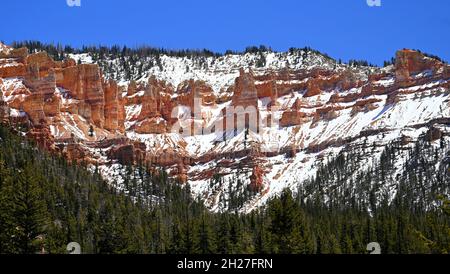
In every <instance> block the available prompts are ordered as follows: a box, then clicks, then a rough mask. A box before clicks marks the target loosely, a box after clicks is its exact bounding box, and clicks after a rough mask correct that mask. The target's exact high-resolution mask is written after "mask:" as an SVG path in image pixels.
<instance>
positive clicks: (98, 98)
mask: <svg viewBox="0 0 450 274" xmlns="http://www.w3.org/2000/svg"><path fill="white" fill-rule="evenodd" d="M3 47H5V46H3ZM2 52H3V53H2V55H0V90H1V98H2V100H1V102H0V103H2V104H1V105H2V111H1V112H0V114H1V113H3V117H4V118H3V119H6V120H8V121H9V122H11V123H13V124H24V123H25V124H27V125H28V128H31V130H29V131H28V133H27V134H28V135H29V136H30V137H32V138H35V139H37V140H38V141H39V142H41V144H42V145H43V146H45V147H47V148H49V149H50V150H52V151H55V152H58V153H62V154H63V155H65V156H66V157H67V158H69V159H70V160H73V161H86V162H88V163H90V164H91V165H92V166H97V167H98V170H99V171H100V172H101V173H102V174H103V175H104V177H105V178H106V179H108V180H109V181H110V182H111V184H112V185H114V186H115V187H117V188H119V189H126V188H124V180H125V179H124V176H125V175H124V174H126V173H127V172H126V169H127V166H129V165H144V166H146V167H147V168H149V169H157V168H164V169H166V170H167V171H168V172H169V174H170V175H171V176H174V177H178V178H179V179H180V182H181V183H184V184H189V185H190V187H191V189H192V190H193V193H194V194H195V195H197V196H199V197H201V198H202V199H204V201H205V204H206V205H207V206H208V207H209V208H210V209H211V210H213V211H221V210H226V209H230V200H233V199H234V198H233V197H234V196H236V195H239V196H242V197H244V198H243V199H240V200H242V202H241V203H240V204H239V205H238V206H237V207H238V208H237V209H238V210H240V211H243V212H248V211H250V210H252V209H254V208H256V207H258V206H260V205H263V204H264V203H265V202H266V201H267V199H269V198H270V197H272V196H273V195H277V194H278V193H280V192H281V191H282V190H283V189H284V188H286V187H289V188H291V189H292V190H293V191H294V192H296V191H297V190H298V189H301V187H302V186H303V185H304V184H306V183H307V182H310V181H311V180H312V178H313V177H315V176H316V174H317V172H318V171H319V169H320V167H321V166H323V165H324V164H326V163H327V162H328V161H330V159H332V158H333V157H334V156H337V155H342V153H347V152H348V151H353V150H355V151H356V150H358V151H363V152H364V153H363V155H362V156H361V160H360V165H359V166H358V167H355V168H354V170H353V171H352V172H353V173H354V176H353V177H352V178H353V179H355V180H357V175H358V173H361V172H366V171H368V170H370V169H371V168H374V167H375V166H376V165H377V164H379V161H380V159H381V158H380V157H381V156H382V155H383V150H384V148H385V147H386V146H388V145H389V144H391V143H393V142H396V143H397V142H400V144H401V146H403V147H404V149H405V150H407V149H408V147H411V146H413V144H414V143H415V142H417V140H418V139H420V138H423V136H429V138H428V139H429V140H430V142H431V143H434V144H436V145H437V144H438V143H439V144H444V146H446V144H448V143H449V141H450V138H449V137H450V125H449V122H450V105H449V104H450V91H449V87H450V82H449V81H450V73H449V66H448V65H447V64H445V63H443V62H441V61H439V60H436V59H433V58H430V57H427V56H425V55H423V54H421V53H420V52H417V51H411V50H402V51H399V52H398V53H397V55H396V62H395V64H394V65H391V66H387V67H385V68H376V67H366V66H349V65H346V64H338V63H337V62H336V61H334V60H332V59H330V58H329V57H326V56H325V55H322V54H320V53H318V52H316V51H312V50H293V51H289V52H286V53H274V52H270V51H263V52H254V53H246V54H229V55H224V56H195V57H192V56H187V57H183V56H173V55H164V54H163V55H155V56H147V57H142V58H137V57H133V56H122V57H114V55H106V56H103V57H102V58H99V57H98V56H97V55H96V54H94V53H83V54H72V55H69V56H70V57H71V59H67V60H65V61H63V62H55V61H53V60H51V58H49V57H48V56H47V55H46V54H45V53H37V54H32V55H28V54H27V53H24V52H23V51H20V50H13V49H10V48H7V47H5V49H4V50H2ZM131 60H132V62H131ZM77 64H78V65H77ZM98 65H99V66H98ZM99 67H100V68H101V70H100V69H99ZM240 108H241V111H244V112H245V113H244V114H242V112H239V109H240ZM232 111H235V112H232ZM236 111H237V112H236ZM246 117H247V118H246ZM252 118H254V119H252ZM252 122H254V123H252ZM447 150H448V149H447ZM444 151H445V150H444ZM447 156H448V155H447V154H446V153H440V154H439V153H438V155H437V156H436V157H437V159H436V161H437V162H439V161H441V160H443V159H445V157H447ZM406 158H407V155H406V154H402V153H398V158H397V159H396V161H397V162H398V164H394V166H397V167H398V170H397V171H395V170H392V176H391V177H389V179H388V180H387V181H386V184H385V185H384V187H383V191H384V192H386V193H391V194H392V193H395V191H396V185H397V183H396V176H395V175H396V173H398V172H400V171H401V168H402V164H401V163H403V161H405V159H406ZM437 170H440V169H439V167H436V171H437ZM232 198H233V199H232ZM234 207H236V205H234Z"/></svg>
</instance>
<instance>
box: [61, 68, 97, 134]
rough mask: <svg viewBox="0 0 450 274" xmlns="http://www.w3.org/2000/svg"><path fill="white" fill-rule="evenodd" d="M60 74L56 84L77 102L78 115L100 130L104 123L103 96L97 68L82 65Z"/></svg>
mask: <svg viewBox="0 0 450 274" xmlns="http://www.w3.org/2000/svg"><path fill="white" fill-rule="evenodd" d="M61 74H62V75H61V76H60V77H59V79H58V80H59V81H58V82H57V84H58V86H61V87H62V88H64V89H66V90H68V91H69V95H70V96H71V97H72V98H74V99H76V100H79V104H78V106H77V107H78V109H77V112H78V114H80V115H81V116H83V117H85V118H86V119H87V120H89V121H92V122H93V123H94V124H95V125H96V126H98V127H100V128H102V127H103V126H104V123H105V109H104V107H105V94H104V91H103V85H102V76H101V74H100V69H99V67H98V66H97V65H94V64H82V65H78V66H75V67H67V68H65V69H62V71H61Z"/></svg>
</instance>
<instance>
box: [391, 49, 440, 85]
mask: <svg viewBox="0 0 450 274" xmlns="http://www.w3.org/2000/svg"><path fill="white" fill-rule="evenodd" d="M395 60H396V61H395V76H396V81H397V84H398V86H400V87H405V86H408V85H411V84H413V82H414V77H415V76H417V75H418V74H419V73H422V72H427V73H429V74H431V75H433V74H435V73H436V72H437V71H438V70H439V69H440V68H442V67H443V64H442V63H441V62H439V61H438V60H435V59H433V58H429V57H425V56H424V55H423V54H421V53H420V52H418V51H414V50H408V49H405V50H401V51H398V52H397V54H396V59H395Z"/></svg>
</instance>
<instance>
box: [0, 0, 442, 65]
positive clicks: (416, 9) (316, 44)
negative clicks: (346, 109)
mask: <svg viewBox="0 0 450 274" xmlns="http://www.w3.org/2000/svg"><path fill="white" fill-rule="evenodd" d="M381 1H382V2H381V3H382V6H381V7H369V6H368V5H367V3H366V0H308V1H303V0H278V1H275V0H258V1H255V0H179V1H175V0H164V1H162V0H160V1H153V0H126V1H121V0H81V7H74V8H70V7H68V6H67V4H66V0H42V1H30V0H2V4H1V7H0V9H1V11H2V12H1V14H2V23H1V27H0V40H2V41H4V42H6V43H11V42H12V41H20V40H40V41H43V42H55V43H56V42H61V43H63V44H69V45H72V46H77V47H78V46H81V45H93V44H94V45H98V44H102V45H112V44H119V45H127V46H138V45H143V44H146V45H150V46H156V47H164V48H169V49H184V48H194V49H199V48H207V49H210V50H213V51H218V52H224V51H225V50H227V49H232V50H239V51H241V50H243V49H244V48H245V47H246V46H249V45H260V44H264V45H267V46H271V47H272V48H273V49H274V50H278V51H283V50H287V49H288V48H290V47H304V46H310V47H312V48H315V49H318V50H320V51H322V52H325V53H328V54H329V55H330V56H332V57H334V58H336V59H338V58H341V59H342V60H344V61H347V60H348V59H350V58H352V59H366V60H368V61H369V62H371V63H376V64H382V62H383V61H384V60H388V59H390V58H391V57H392V56H393V55H394V53H395V51H396V50H398V49H401V48H414V49H420V50H422V51H425V52H428V53H432V54H436V55H439V56H440V57H442V58H443V59H444V60H447V61H449V60H450V1H448V0H432V1H426V0H420V1H419V0H381Z"/></svg>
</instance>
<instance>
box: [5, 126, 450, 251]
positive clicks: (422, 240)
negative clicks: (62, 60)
mask: <svg viewBox="0 0 450 274" xmlns="http://www.w3.org/2000/svg"><path fill="white" fill-rule="evenodd" d="M386 151H387V152H386V153H385V154H386V157H388V156H389V155H390V153H391V152H390V151H391V148H389V147H388V148H387V149H386ZM411 153H413V155H414V153H420V150H419V151H416V150H412V151H411ZM410 159H415V157H410ZM342 161H344V162H342ZM345 161H349V158H337V159H336V160H335V161H331V162H330V164H329V165H326V166H324V167H322V168H321V169H320V171H319V172H318V174H317V176H318V178H316V179H315V183H314V185H317V186H319V184H318V180H319V178H322V179H320V180H322V181H323V180H326V179H327V178H330V174H333V173H335V172H338V171H339V170H342V168H343V167H345V166H348V164H346V163H345ZM410 162H411V161H410ZM339 163H340V164H339ZM387 163H389V161H388V162H387ZM411 163H416V164H417V165H415V166H411V165H408V166H407V169H408V170H411V169H416V170H419V169H422V168H424V165H423V163H421V162H415V161H412V162H411ZM339 166H340V167H339ZM350 166H351V165H350ZM130 169H131V167H130ZM383 170H384V169H383ZM424 170H425V169H424ZM135 171H136V172H133V173H134V174H139V173H144V174H145V176H144V177H145V178H146V179H145V180H143V181H142V182H141V183H140V184H141V185H140V186H138V185H135V186H134V187H136V188H138V187H139V188H140V189H139V191H142V189H145V190H146V191H147V192H146V194H148V195H152V197H153V199H150V200H147V202H146V203H144V202H143V201H141V200H140V199H139V197H137V198H136V199H134V201H132V199H131V198H129V197H130V196H129V195H125V194H123V193H119V192H118V191H117V190H114V188H112V187H109V186H108V185H107V184H106V183H105V182H104V181H103V180H102V179H101V177H100V176H99V174H97V173H96V172H95V171H94V172H91V171H90V170H88V169H87V168H85V167H84V166H83V165H78V166H77V165H72V164H69V163H67V162H66V161H65V160H64V159H62V158H60V157H56V156H50V155H48V154H46V153H45V152H42V151H40V150H39V149H37V148H36V147H35V146H34V145H33V144H32V143H30V142H29V141H27V140H25V139H24V138H23V137H19V136H18V135H17V133H13V132H12V131H11V130H10V129H9V128H7V127H4V126H2V127H0V253H37V252H43V253H66V245H67V244H68V243H69V242H72V241H76V242H78V243H80V244H81V247H82V252H83V253H172V254H179V253H183V254H185V253H189V254H210V253H221V254H235V253H302V254H305V253H306V254H308V253H366V252H367V251H366V246H367V244H368V243H369V242H373V241H378V242H379V243H380V244H381V248H382V252H383V253H448V252H449V251H450V228H449V223H450V217H449V210H450V209H449V203H448V202H444V199H443V197H438V196H437V195H435V196H433V197H430V198H429V199H434V201H433V203H431V200H427V204H434V205H435V206H430V207H425V206H420V205H421V203H420V201H421V200H422V198H421V197H417V196H415V195H416V193H415V191H416V190H418V189H417V188H416V187H415V184H416V183H417V182H416V181H415V180H414V179H413V177H411V176H403V178H404V181H402V184H401V185H402V186H404V187H402V191H401V192H399V194H398V195H397V196H396V197H395V199H394V202H392V203H384V202H381V203H380V204H379V205H377V206H376V207H370V208H369V207H368V206H367V205H365V204H364V203H359V202H357V201H352V194H351V193H348V194H347V195H344V196H339V195H335V196H333V201H335V202H333V203H327V202H325V201H323V196H321V195H319V194H320V192H316V193H318V195H316V196H314V198H311V197H310V198H307V197H306V196H307V195H305V194H304V192H300V193H303V194H301V195H300V196H298V197H293V195H292V193H291V192H290V191H288V190H286V191H285V192H283V194H282V195H281V196H280V197H278V198H275V199H273V200H271V201H270V202H269V203H268V205H267V206H266V207H265V208H261V209H260V210H259V211H254V212H252V213H250V214H247V215H243V214H235V213H232V212H228V213H221V214H214V213H210V212H208V211H207V210H206V209H205V208H204V206H203V204H202V203H200V202H199V201H194V200H192V198H191V195H190V193H189V188H188V187H181V186H180V184H175V183H173V182H172V181H171V180H170V179H168V178H167V175H166V174H165V173H164V172H163V171H161V172H159V173H158V174H148V173H146V172H145V171H144V169H143V168H140V169H137V170H135ZM445 172H448V170H447V171H444V173H443V175H444V176H448V173H445ZM373 174H382V173H379V172H378V171H373ZM440 176H442V174H441V175H440ZM375 177H376V176H375ZM445 178H446V179H445V180H446V181H444V184H445V185H446V187H448V177H445ZM425 181H426V179H425ZM335 182H339V181H338V180H337V181H335ZM418 182H420V181H418ZM363 185H364V184H363ZM305 187H308V184H306V185H305ZM311 187H312V186H310V187H309V189H311ZM431 187H433V189H435V190H439V189H441V188H440V187H439V185H434V184H431ZM132 188H133V184H130V187H129V189H132ZM324 189H325V188H324ZM419 190H420V189H419ZM361 191H365V190H364V189H363V190H361ZM369 193H370V192H369ZM369 196H370V195H369ZM412 196H414V197H416V198H415V199H413V200H414V201H417V203H412V202H411V197H412ZM358 197H360V196H358ZM439 199H440V200H439ZM423 201H425V200H423ZM412 205H417V206H412ZM369 209H370V210H369Z"/></svg>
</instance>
